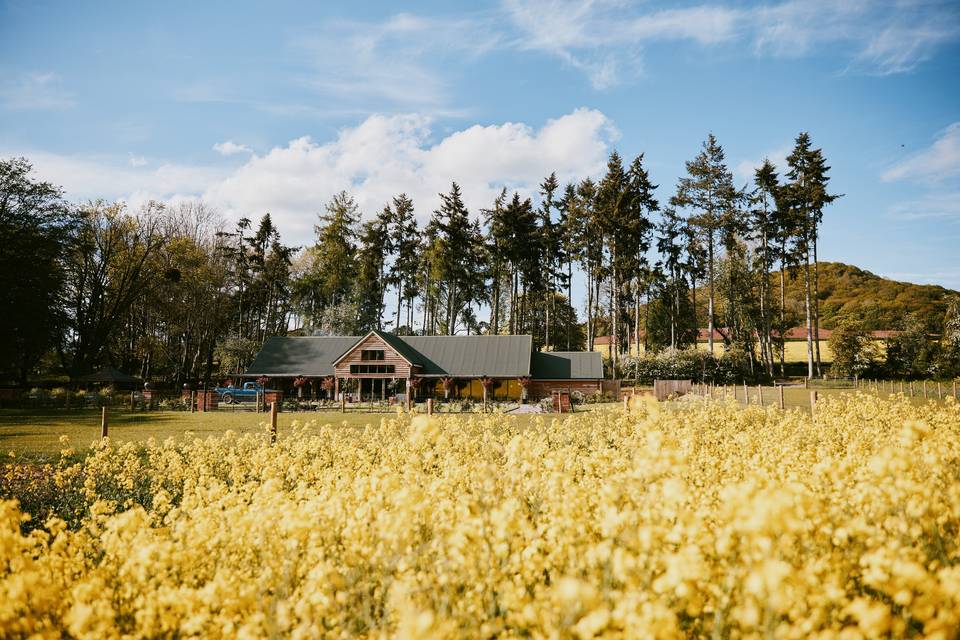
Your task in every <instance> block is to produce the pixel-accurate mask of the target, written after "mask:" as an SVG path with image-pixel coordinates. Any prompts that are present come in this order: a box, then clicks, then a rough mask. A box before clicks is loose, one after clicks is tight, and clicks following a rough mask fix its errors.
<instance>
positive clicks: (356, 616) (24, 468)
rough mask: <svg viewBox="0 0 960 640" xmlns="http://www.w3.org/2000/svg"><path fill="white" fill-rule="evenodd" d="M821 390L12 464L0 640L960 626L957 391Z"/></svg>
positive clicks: (298, 433)
mask: <svg viewBox="0 0 960 640" xmlns="http://www.w3.org/2000/svg"><path fill="white" fill-rule="evenodd" d="M817 409H818V410H817V415H816V418H815V419H812V418H811V417H810V415H809V413H803V412H799V411H792V412H780V411H778V410H776V409H763V408H759V407H750V408H746V409H745V408H742V407H738V406H736V405H734V404H732V403H731V404H724V403H721V402H714V403H710V402H701V401H699V400H695V401H692V402H689V403H681V405H680V406H678V407H676V408H671V409H669V410H663V409H660V408H658V406H657V405H656V404H648V403H641V404H638V405H636V406H634V407H633V408H632V410H631V412H629V413H624V412H623V411H615V410H605V411H597V412H592V413H589V414H581V415H579V416H574V417H571V418H567V419H563V420H561V419H552V418H546V419H543V420H537V421H535V422H534V423H533V424H532V426H529V427H521V426H520V425H518V424H517V423H516V422H515V421H513V420H512V419H510V418H506V417H504V416H483V417H469V418H468V417H443V418H427V417H426V416H405V415H398V416H396V417H391V418H387V419H383V420H381V421H380V423H379V424H377V425H373V426H369V427H366V428H351V427H344V426H336V425H318V424H306V425H302V426H300V427H298V428H297V429H296V430H295V431H294V433H293V434H292V435H289V436H286V437H283V438H281V439H280V441H279V442H278V443H277V444H276V445H275V446H272V447H271V446H269V445H268V444H267V437H266V434H247V435H243V436H238V435H235V434H230V433H228V434H226V435H224V436H222V437H209V438H206V439H196V440H193V441H188V442H187V443H183V442H174V441H172V440H171V441H168V442H164V443H155V442H149V443H147V444H146V445H136V444H132V443H129V444H123V445H116V444H114V443H111V442H109V441H104V442H103V443H101V444H99V445H97V447H96V448H95V450H94V452H93V453H92V454H91V455H90V456H89V457H87V458H86V459H85V460H84V461H83V462H80V463H73V462H69V460H70V459H71V458H70V457H69V456H65V457H64V461H63V462H62V463H61V464H60V465H53V466H50V467H45V468H42V467H36V466H33V467H31V466H28V465H18V464H16V462H15V461H14V462H13V463H12V464H9V465H7V466H6V467H5V471H4V478H3V480H2V482H3V485H2V488H3V490H4V494H5V495H7V496H8V497H12V498H18V499H19V500H20V504H19V505H18V502H17V500H15V499H11V500H8V501H5V502H0V555H2V557H0V637H3V638H10V637H28V636H36V637H50V638H54V637H61V636H64V635H68V636H70V637H76V638H119V637H135V638H141V637H182V638H186V637H213V638H217V637H225V638H226V637H231V638H232V637H239V638H268V637H293V638H314V637H333V638H352V637H376V638H387V637H401V638H421V637H423V638H426V637H436V638H448V637H449V638H458V637H469V638H473V637H479V638H492V637H498V638H519V637H535V638H592V637H638V638H647V637H661V638H672V637H703V638H833V637H838V638H861V637H869V638H873V637H884V636H889V637H904V636H907V637H909V636H917V637H931V638H944V639H948V638H956V637H957V635H958V632H960V529H958V527H960V407H958V405H957V403H956V402H954V401H953V400H950V401H948V402H946V403H941V404H939V405H934V404H930V405H926V406H911V405H910V404H908V403H907V402H903V401H900V400H896V399H895V400H893V401H887V400H880V399H878V398H874V397H867V396H852V395H851V396H845V397H838V398H835V399H827V400H824V401H822V402H821V403H820V404H819V405H818V407H817ZM65 446H66V445H65ZM67 453H69V452H67ZM23 510H30V511H31V512H32V518H33V519H32V520H28V518H30V517H31V516H28V515H27V514H26V513H24V512H23Z"/></svg>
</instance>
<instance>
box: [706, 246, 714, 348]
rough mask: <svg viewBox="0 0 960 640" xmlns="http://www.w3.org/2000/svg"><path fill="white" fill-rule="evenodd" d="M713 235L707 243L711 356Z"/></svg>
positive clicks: (708, 331)
mask: <svg viewBox="0 0 960 640" xmlns="http://www.w3.org/2000/svg"><path fill="white" fill-rule="evenodd" d="M713 276H714V273H713V233H711V234H710V235H709V238H708V241H707V279H708V280H709V283H708V285H709V293H708V299H707V344H708V346H709V350H710V355H713V299H714V290H713Z"/></svg>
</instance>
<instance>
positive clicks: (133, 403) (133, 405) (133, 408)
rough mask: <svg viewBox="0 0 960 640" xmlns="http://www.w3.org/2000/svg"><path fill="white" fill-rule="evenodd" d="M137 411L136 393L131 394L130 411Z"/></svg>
mask: <svg viewBox="0 0 960 640" xmlns="http://www.w3.org/2000/svg"><path fill="white" fill-rule="evenodd" d="M136 409H137V396H136V391H131V392H130V411H136Z"/></svg>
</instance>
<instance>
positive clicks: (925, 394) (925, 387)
mask: <svg viewBox="0 0 960 640" xmlns="http://www.w3.org/2000/svg"><path fill="white" fill-rule="evenodd" d="M923 397H924V398H926V397H927V381H926V380H924V381H923Z"/></svg>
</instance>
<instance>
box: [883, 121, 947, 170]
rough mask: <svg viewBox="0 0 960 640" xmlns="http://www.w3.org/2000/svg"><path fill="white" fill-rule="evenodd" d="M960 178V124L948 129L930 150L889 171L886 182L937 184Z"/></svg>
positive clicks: (900, 163)
mask: <svg viewBox="0 0 960 640" xmlns="http://www.w3.org/2000/svg"><path fill="white" fill-rule="evenodd" d="M958 176H960V122H954V123H953V124H951V125H950V126H949V127H947V128H946V129H945V130H944V131H943V133H942V134H941V135H940V137H939V138H937V140H936V141H935V142H934V143H933V145H931V146H930V148H928V149H925V150H923V151H921V152H920V153H917V154H915V155H913V156H911V157H910V158H907V159H906V160H904V161H902V162H899V163H897V164H895V165H894V166H892V167H890V168H889V169H887V170H886V171H885V172H884V173H883V175H882V176H881V177H882V178H883V180H884V181H886V182H893V181H896V180H905V179H909V180H916V181H919V182H928V183H937V182H943V181H944V180H948V179H950V178H956V177H958Z"/></svg>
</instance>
